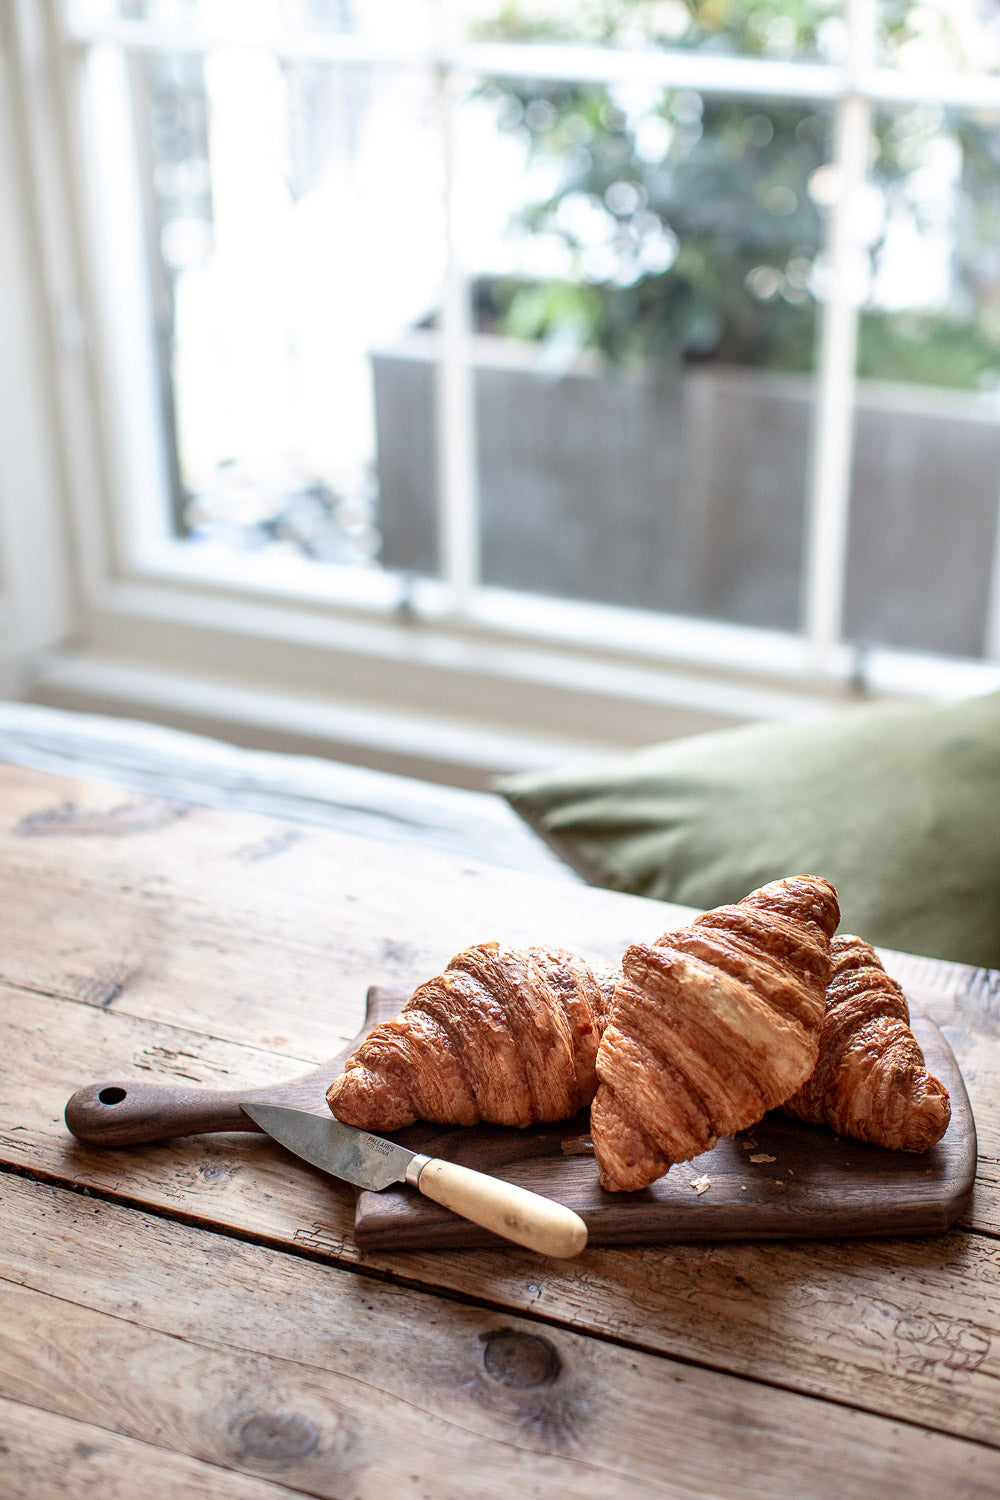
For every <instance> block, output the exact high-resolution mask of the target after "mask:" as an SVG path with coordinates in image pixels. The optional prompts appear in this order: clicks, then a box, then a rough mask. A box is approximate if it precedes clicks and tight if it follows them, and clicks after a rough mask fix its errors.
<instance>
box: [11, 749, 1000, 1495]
mask: <svg viewBox="0 0 1000 1500" xmlns="http://www.w3.org/2000/svg"><path fill="white" fill-rule="evenodd" d="M0 903H2V905H0V999H2V1007H0V1025H2V1054H0V1055H2V1068H3V1081H2V1085H0V1095H2V1099H0V1164H2V1167H3V1171H2V1173H0V1193H2V1211H0V1262H2V1265H0V1296H2V1313H0V1493H2V1494H3V1495H5V1496H16V1497H31V1500H39V1497H48V1496H60V1497H62V1496H70V1497H72V1496H77V1495H80V1496H83V1495H85V1494H86V1495H87V1496H94V1495H100V1496H102V1497H107V1496H128V1497H131V1496H141V1497H146V1500H153V1497H158V1496H161V1495H163V1496H166V1495H171V1496H178V1495H180V1496H211V1497H213V1500H228V1497H231V1496H240V1497H247V1500H249V1497H254V1500H258V1497H259V1500H264V1497H270V1496H278V1495H286V1494H293V1493H295V1494H307V1495H323V1496H336V1497H340V1500H348V1497H354V1496H363V1497H369V1496H371V1497H378V1500H390V1497H393V1500H394V1497H397V1496H414V1497H416V1496H421V1497H423V1496H427V1497H439V1496H441V1497H450V1496H463V1497H464V1496H477V1497H479V1496H484V1497H490V1496H505V1497H506V1496H517V1497H518V1500H520V1497H528V1496H545V1497H548V1496H576V1495H586V1496H597V1497H601V1500H604V1497H612V1496H632V1495H636V1496H642V1495H699V1496H712V1497H718V1496H739V1497H745V1496H761V1497H768V1500H774V1497H782V1496H789V1497H792V1496H794V1497H797V1500H801V1497H810V1496H827V1495H829V1496H854V1495H861V1494H864V1495H866V1496H879V1495H886V1496H888V1495H893V1496H900V1495H904V1496H907V1497H909V1496H925V1495H926V1496H933V1497H935V1500H940V1497H953V1496H972V1495H982V1496H996V1495H997V1494H998V1493H1000V1379H998V1377H1000V1278H998V1271H1000V1241H998V1236H1000V1171H998V1156H1000V1047H998V1040H997V1039H998V1035H1000V975H997V974H992V973H982V972H974V971H972V970H969V969H965V968H962V967H960V966H956V965H951V964H942V963H934V962H930V961H926V960H919V959H912V958H906V957H904V956H901V955H891V954H890V955H885V958H886V961H887V964H888V965H889V967H890V968H891V969H893V971H894V972H895V973H896V974H897V976H898V977H899V978H900V979H901V980H902V981H903V982H904V983H905V984H906V986H907V989H908V992H909V994H910V996H911V1000H912V1002H913V1004H914V1005H915V1006H916V1007H918V1008H920V1009H923V1010H924V1011H925V1012H926V1013H927V1014H929V1015H931V1016H932V1017H933V1018H935V1019H936V1020H937V1021H938V1023H939V1024H940V1025H941V1027H942V1028H943V1030H944V1032H945V1035H946V1036H947V1038H948V1040H949V1042H950V1044H951V1046H952V1048H953V1050H954V1052H955V1054H956V1056H957V1058H958V1060H959V1062H960V1064H961V1067H962V1070H963V1073H964V1076H965V1079H966V1082H967V1084H968V1088H969V1094H970V1098H971V1101H972V1105H973V1108H974V1111H975V1116H976V1122H977V1126H978V1131H979V1149H980V1169H979V1177H978V1181H977V1191H976V1196H975V1200H974V1204H973V1207H972V1209H971V1212H970V1214H969V1216H968V1218H967V1219H965V1220H964V1221H963V1222H961V1223H960V1224H958V1225H957V1226H956V1227H954V1228H952V1229H951V1230H949V1231H948V1232H946V1233H944V1234H940V1235H936V1236H930V1237H927V1238H920V1239H914V1238H896V1239H867V1240H863V1241H838V1240H835V1239H830V1240H820V1241H809V1242H799V1243H777V1242H770V1243H762V1244H746V1243H724V1244H717V1245H710V1244H693V1245H677V1246H673V1247H660V1248H653V1247H648V1246H647V1247H639V1248H628V1249H620V1248H614V1249H608V1248H605V1249H588V1250H587V1251H586V1252H585V1253H584V1255H583V1256H582V1257H581V1258H580V1259H579V1260H578V1261H571V1262H553V1261H548V1260H542V1259H541V1258H539V1257H536V1256H533V1255H531V1254H530V1253H528V1252H526V1251H520V1250H518V1249H515V1248H513V1247H511V1248H509V1249H507V1248H501V1249H495V1250H494V1249H490V1250H463V1251H442V1250H439V1251H434V1252H430V1251H421V1252H419V1253H418V1252H409V1253H406V1254H401V1253H395V1254H385V1253H382V1254H371V1253H369V1254H362V1253H361V1252H359V1251H358V1249H357V1247H356V1246H355V1244H354V1241H353V1239H352V1222H353V1204H354V1199H353V1193H352V1191H351V1190H349V1189H347V1188H346V1187H341V1186H340V1185H338V1184H337V1183H335V1182H333V1181H332V1180H330V1179H326V1178H324V1177H321V1176H320V1175H319V1174H318V1173H316V1172H314V1171H312V1170H311V1169H309V1168H307V1167H305V1166H300V1165H298V1164H297V1163H296V1162H295V1161H294V1160H292V1159H291V1158H290V1157H288V1156H287V1155H285V1154H284V1153H283V1152H281V1150H280V1148H278V1147H277V1146H275V1145H274V1144H273V1143H271V1142H269V1141H268V1140H266V1139H265V1138H262V1137H259V1136H257V1137H254V1136H250V1135H243V1134H240V1135H227V1136H215V1137H204V1138H195V1137H190V1138H187V1139H183V1140H176V1141H172V1142H169V1143H166V1144H161V1145H152V1146H143V1147H134V1148H131V1149H129V1150H118V1151H113V1152H101V1151H96V1150H90V1149H85V1148H84V1147H82V1146H80V1145H78V1144H77V1143H75V1142H74V1141H73V1140H72V1139H71V1138H70V1137H68V1136H67V1134H66V1131H65V1127H64V1124H63V1108H64V1105H65V1102H66V1099H67V1098H68V1096H69V1095H70V1094H71V1093H72V1092H73V1091H74V1090H75V1089H76V1088H77V1087H78V1086H80V1085H81V1084H84V1083H87V1082H90V1081H93V1080H100V1079H107V1078H114V1077H116V1076H123V1075H124V1076H126V1077H132V1078H145V1079H162V1080H165V1081H170V1082H176V1081H178V1080H184V1081H186V1082H193V1083H198V1084H205V1085H209V1086H213V1087H225V1086H232V1087H238V1086H241V1085H243V1084H245V1083H248V1082H254V1083H267V1082H269V1081H271V1080H279V1079H283V1078H286V1077H291V1076H293V1075H295V1074H296V1073H299V1072H301V1071H303V1070H304V1068H305V1067H307V1066H308V1065H309V1064H310V1063H313V1062H319V1061H322V1060H323V1059H325V1058H328V1057H330V1056H332V1055H333V1054H334V1053H336V1052H337V1051H338V1050H339V1049H340V1048H341V1047H342V1046H343V1044H344V1042H345V1041H346V1040H348V1039H349V1038H350V1037H351V1036H352V1035H353V1034H354V1032H355V1031H356V1030H357V1028H358V1026H359V1024H360V1021H361V1017H362V1015H363V1011H364V997H365V991H366V989H367V987H368V985H369V984H371V983H373V982H382V983H386V984H390V983H391V984H400V983H412V982H415V980H417V979H420V978H424V977H427V976H428V975H430V974H432V973H434V972H436V971H437V970H438V969H439V968H440V967H441V966H442V965H443V964H444V963H445V962H446V961H447V959H448V958H449V957H450V956H451V954H452V953H453V952H455V951H457V950H458V949H460V948H461V947H463V946H465V945H466V944H468V943H470V942H476V941H482V940H484V939H487V938H492V937H497V938H502V939H503V940H505V941H510V942H514V943H522V942H524V943H527V942H547V943H561V944H564V945H565V946H568V947H571V948H576V949H577V950H578V951H580V952H581V953H583V954H584V955H585V956H588V957H591V958H601V957H611V956H614V955H617V954H619V953H620V952H621V950H622V948H623V947H624V946H625V945H626V944H627V943H628V942H630V941H633V940H636V939H640V938H647V939H651V938H653V937H655V936H656V935H657V934H658V933H659V932H660V931H662V930H663V928H664V926H666V925H667V923H668V920H669V919H671V918H673V917H675V916H677V915H678V913H677V911H676V909H675V910H665V909H664V907H663V906H662V905H660V904H655V903H651V902H646V901H642V900H639V899H636V898H632V897H626V896H620V895H616V894H613V893H609V892H603V891H597V890H590V889H585V888H581V887H579V886H577V885H574V884H571V883H566V882H560V881H556V880H551V881H550V880H548V879H546V878H545V877H543V876H534V875H526V874H517V873H512V872H510V871H503V870H499V869H497V868H490V867H488V866H485V865H475V864H473V863H472V862H470V861H468V860H463V859H458V858H455V857H453V856H435V855H433V854H431V853H428V852H427V851H426V850H424V849H410V848H407V847H406V846H403V845H400V844H384V843H381V842H379V841H377V840H373V839H366V838H357V837H349V836H346V835H341V834H338V833H335V832H330V831H325V830H316V831H312V830H309V829H307V828H303V827H301V826H298V827H292V826H290V825H284V824H281V823H279V822H275V821H271V820H269V819H267V818H264V817H260V816H257V815H244V814H240V813H235V812H220V811H214V810H211V809H208V808H202V807H187V806H185V805H183V804H179V803H176V802H170V801H164V800H160V799H157V798H155V797H149V796H142V795H136V794H135V793H134V792H126V791H122V790H121V789H115V788H113V787H109V786H101V785H98V784H96V783H87V782H74V781H70V780H64V779H62V778H58V777H54V776H51V775H47V774H43V773H41V772H38V771H34V770H25V769H18V768H15V767H13V766H3V767H0ZM679 915H681V916H683V915H685V914H683V913H680V914H679Z"/></svg>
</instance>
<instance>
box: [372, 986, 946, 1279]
mask: <svg viewBox="0 0 1000 1500" xmlns="http://www.w3.org/2000/svg"><path fill="white" fill-rule="evenodd" d="M406 994H407V992H405V991H399V990H383V989H380V988H378V987H375V988H373V989H372V990H370V991H369V995H368V1015H367V1017H366V1020H365V1026H364V1028H363V1030H362V1032H361V1033H360V1036H363V1035H364V1034H365V1033H366V1032H367V1031H369V1030H370V1029H371V1027H372V1026H373V1025H375V1024H376V1023H377V1022H378V1021H381V1020H385V1019H387V1018H388V1017H389V1016H393V1015H395V1014H397V1012H398V1011H399V1009H400V1007H401V1005H402V1003H403V1001H404V1000H405V998H406ZM911 1027H912V1030H913V1032H914V1035H915V1036H916V1038H917V1040H918V1041H919V1043H920V1045H921V1047H922V1048H923V1050H924V1055H925V1058H926V1060H927V1066H928V1068H929V1069H930V1071H931V1072H932V1073H933V1074H934V1075H935V1077H937V1078H939V1079H940V1080H941V1082H942V1083H943V1084H944V1085H945V1087H946V1088H947V1090H948V1093H949V1095H950V1097H951V1108H952V1116H951V1124H950V1125H949V1127H948V1130H947V1131H946V1133H945V1135H944V1137H943V1139H942V1140H940V1141H939V1142H938V1144H937V1145H936V1146H934V1147H932V1148H931V1150H930V1151H928V1152H925V1153H924V1154H922V1155H919V1156H918V1155H912V1154H910V1153H909V1152H904V1151H886V1150H884V1149H882V1148H880V1147H877V1146H866V1145H865V1144H864V1143H863V1142H861V1141H850V1140H846V1139H842V1138H839V1137H837V1136H835V1135H834V1134H833V1133H832V1131H829V1130H826V1129H824V1128H823V1127H822V1126H817V1125H807V1124H805V1123H803V1122H802V1121H798V1120H792V1119H790V1118H789V1117H787V1116H786V1115H783V1114H782V1113H781V1112H780V1111H776V1112H774V1113H773V1114H770V1115H768V1116H767V1117H766V1119H764V1120H762V1121H761V1123H760V1124H759V1125H756V1126H754V1128H753V1130H750V1131H742V1132H741V1133H740V1134H739V1135H736V1136H733V1137H731V1138H729V1139H727V1140H722V1141H720V1142H719V1143H718V1145H717V1146H716V1147H715V1148H714V1150H712V1151H708V1152H706V1153H705V1154H704V1155H703V1156H699V1157H696V1158H695V1159H694V1160H693V1161H689V1162H682V1163H681V1164H680V1165H679V1166H676V1167H672V1168H671V1169H670V1171H669V1172H668V1173H667V1175H666V1177H663V1178H661V1179H660V1181H659V1182H656V1183H654V1184H653V1185H652V1187H649V1188H646V1189H645V1190H644V1191H643V1192H641V1193H606V1192H605V1191H604V1190H603V1189H602V1188H601V1187H600V1185H599V1183H598V1175H597V1164H596V1162H595V1161H594V1158H593V1155H592V1154H591V1153H590V1151H589V1149H588V1148H589V1137H588V1134H587V1132H588V1129H589V1123H588V1115H587V1112H586V1111H584V1112H582V1113H581V1114H580V1115H577V1116H576V1118H575V1119H573V1120H563V1121H561V1122H559V1123H557V1124H555V1125H540V1126H532V1127H529V1128H528V1129H527V1130H512V1129H505V1128H503V1127H500V1126H483V1125H478V1126H474V1127H472V1128H462V1127H454V1128H451V1127H448V1126H430V1125H413V1126H410V1127H409V1128H408V1129H407V1130H401V1131H398V1132H397V1133H396V1134H395V1135H394V1137H393V1139H394V1140H398V1141H399V1142H400V1143H402V1144H404V1145H407V1146H410V1147H412V1148H413V1149H414V1150H417V1151H424V1152H427V1153H428V1154H433V1155H436V1156H443V1157H446V1158H448V1159H449V1160H451V1161H458V1162H462V1163H463V1164H464V1165H466V1166H470V1167H477V1168H479V1169H480V1170H481V1171H484V1172H491V1173H493V1174H494V1175H495V1176H497V1177H503V1178H506V1179H507V1180H508V1181H510V1182H516V1183H519V1184H521V1186H523V1187H526V1188H530V1189H531V1190H532V1191H533V1192H536V1193H544V1194H545V1195H546V1196H547V1197H550V1198H556V1199H558V1201H559V1202H560V1203H565V1204H566V1205H567V1206H568V1207H569V1208H572V1209H575V1210H576V1212H577V1213H578V1214H580V1215H581V1216H582V1217H583V1218H584V1219H585V1220H586V1223H587V1226H588V1229H589V1231H590V1243H591V1244H592V1245H615V1244H617V1245H644V1244H645V1245H651V1244H667V1243H671V1242H674V1243H677V1242H681V1241H685V1240H744V1239H745V1240H760V1239H805V1238H823V1239H837V1238H842V1237H849V1236H856V1235H896V1234H926V1233H930V1232H933V1231H939V1230H942V1229H946V1228H947V1227H948V1226H949V1225H950V1224H952V1223H954V1221H955V1220H956V1219H957V1218H958V1217H959V1215H960V1214H961V1213H962V1211H963V1209H964V1208H965V1207H966V1206H967V1204H968V1201H969V1197H970V1194H971V1192H972V1184H973V1180H974V1178H975V1173H976V1129H975V1123H974V1121H973V1117H972V1110H971V1108H970V1106H969V1099H968V1095H967V1094H966V1091H965V1084H964V1083H963V1081H962V1075H961V1073H960V1072H959V1068H958V1064H957V1062H956V1061H955V1057H954V1054H953V1053H952V1051H951V1048H950V1047H949V1046H948V1044H947V1042H946V1041H945V1039H944V1037H943V1036H942V1035H941V1032H940V1031H939V1030H938V1028H937V1027H936V1026H935V1025H934V1023H933V1021H930V1020H928V1019H927V1018H926V1017H923V1016H919V1015H914V1016H913V1017H912V1020H911ZM360 1036H359V1038H358V1040H360ZM356 1044H357V1043H356V1042H355V1044H354V1045H356ZM706 1184H707V1185H706ZM699 1189H700V1191H699ZM354 1233H355V1239H356V1240H357V1243H358V1244H359V1245H360V1246H362V1247H363V1248H365V1249H379V1250H416V1249H424V1248H428V1247H431V1246H448V1247H451V1248H458V1247H463V1246H473V1245H491V1244H492V1245H497V1244H499V1243H501V1242H500V1241H499V1240H497V1239H496V1238H495V1237H494V1236H493V1235H490V1234H488V1233H487V1232H486V1231H484V1230H481V1229H479V1228H477V1227H476V1225H474V1224H468V1223H466V1221H465V1220H463V1219H458V1218H456V1217H455V1215H454V1214H449V1213H447V1212H446V1211H445V1210H443V1209H440V1208H438V1207H437V1206H436V1205H435V1204H433V1203H428V1201H427V1200H426V1199H425V1198H422V1197H420V1196H419V1195H418V1194H416V1193H409V1192H407V1191H406V1190H405V1189H396V1188H387V1189H385V1190H384V1191H383V1192H381V1193H369V1192H362V1193H360V1194H359V1197H358V1206H357V1212H356V1215H355V1221H354Z"/></svg>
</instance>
